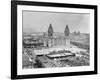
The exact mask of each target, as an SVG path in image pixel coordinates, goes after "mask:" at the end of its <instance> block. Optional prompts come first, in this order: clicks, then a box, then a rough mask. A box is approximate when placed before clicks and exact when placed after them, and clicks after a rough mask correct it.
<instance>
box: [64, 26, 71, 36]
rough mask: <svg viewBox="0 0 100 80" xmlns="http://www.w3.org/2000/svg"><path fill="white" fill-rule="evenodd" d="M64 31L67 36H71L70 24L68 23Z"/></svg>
mask: <svg viewBox="0 0 100 80" xmlns="http://www.w3.org/2000/svg"><path fill="white" fill-rule="evenodd" d="M64 33H65V36H66V37H67V36H69V34H70V31H69V28H68V25H66V28H65V31H64Z"/></svg>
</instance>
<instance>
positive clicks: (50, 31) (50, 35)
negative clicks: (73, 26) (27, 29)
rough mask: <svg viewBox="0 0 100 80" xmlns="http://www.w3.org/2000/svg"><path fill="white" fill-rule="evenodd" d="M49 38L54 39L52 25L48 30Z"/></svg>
mask: <svg viewBox="0 0 100 80" xmlns="http://www.w3.org/2000/svg"><path fill="white" fill-rule="evenodd" d="M48 37H50V38H51V37H53V28H52V25H51V24H50V26H49V28H48Z"/></svg>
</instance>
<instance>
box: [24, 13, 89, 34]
mask: <svg viewBox="0 0 100 80" xmlns="http://www.w3.org/2000/svg"><path fill="white" fill-rule="evenodd" d="M89 19H90V16H89V14H83V13H67V12H65V13H61V12H43V11H42V12H40V11H23V32H25V33H32V32H47V31H48V27H49V25H50V24H52V27H53V30H54V32H61V33H63V32H64V30H65V27H66V25H68V27H69V30H70V32H74V31H80V32H81V33H89V27H90V25H89V24H90V23H89V22H90V20H89Z"/></svg>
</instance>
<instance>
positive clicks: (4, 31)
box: [0, 0, 100, 80]
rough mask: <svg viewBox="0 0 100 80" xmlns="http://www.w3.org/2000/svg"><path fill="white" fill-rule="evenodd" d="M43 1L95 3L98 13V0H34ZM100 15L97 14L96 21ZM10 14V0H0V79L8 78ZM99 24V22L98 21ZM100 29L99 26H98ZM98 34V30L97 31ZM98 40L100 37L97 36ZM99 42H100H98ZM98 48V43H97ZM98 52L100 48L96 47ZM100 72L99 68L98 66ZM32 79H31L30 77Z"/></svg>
mask: <svg viewBox="0 0 100 80" xmlns="http://www.w3.org/2000/svg"><path fill="white" fill-rule="evenodd" d="M36 1H45V2H58V3H75V4H97V5H98V14H100V4H99V3H100V0H36ZM99 20H100V15H99V16H98V21H99ZM10 23H11V14H10V0H0V80H10V65H11V63H10V62H11V57H10V56H11V55H10V54H11V53H10V51H11V50H10V47H11V46H10V45H11V40H10V38H11V37H10V35H11V34H10V32H11V25H10ZM98 26H100V23H98ZM98 30H100V27H99V28H98ZM98 34H99V35H100V31H99V32H98ZM98 41H100V37H99V38H98ZM98 44H100V42H98ZM98 47H99V48H100V45H98ZM98 51H99V52H98V53H100V49H98ZM98 61H99V62H98V63H99V64H98V67H100V54H98ZM99 73H100V68H99ZM99 79H100V74H98V75H84V76H67V77H55V78H39V79H34V80H99ZM26 80H29V79H26ZM32 80H33V79H32Z"/></svg>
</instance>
